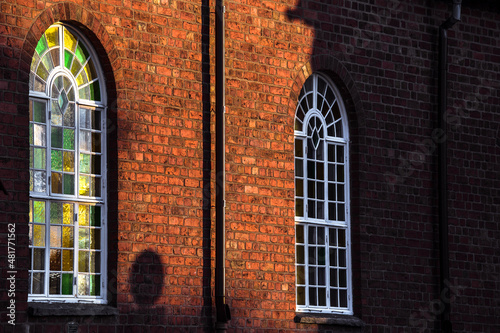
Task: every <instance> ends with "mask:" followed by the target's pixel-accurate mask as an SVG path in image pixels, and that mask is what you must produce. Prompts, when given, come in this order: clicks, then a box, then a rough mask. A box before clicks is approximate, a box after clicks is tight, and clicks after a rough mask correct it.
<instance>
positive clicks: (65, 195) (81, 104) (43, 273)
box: [29, 24, 106, 301]
mask: <svg viewBox="0 0 500 333" xmlns="http://www.w3.org/2000/svg"><path fill="white" fill-rule="evenodd" d="M91 51H92V50H91V49H90V48H89V47H88V45H87V44H86V43H85V41H84V40H83V39H82V38H81V37H79V35H78V34H76V33H74V32H72V31H71V30H70V29H68V28H67V27H65V26H63V25H60V24H56V25H53V26H51V27H50V28H49V29H47V31H46V32H45V33H44V34H43V35H42V37H41V38H40V41H39V42H38V44H37V46H36V49H35V53H34V55H33V61H32V65H31V75H30V104H29V106H30V108H29V112H30V114H29V116H30V118H29V119H30V127H29V130H30V163H29V166H30V216H29V231H30V234H29V239H30V244H29V247H30V256H31V257H30V258H31V270H30V275H29V282H30V289H29V291H30V292H29V299H31V300H65V301H68V300H69V301H71V300H74V301H77V300H79V299H87V300H88V299H93V300H96V301H103V300H104V295H103V292H102V290H103V287H104V284H105V279H104V278H103V274H104V273H105V271H104V267H105V258H106V256H105V252H104V249H105V244H106V242H105V233H106V229H105V221H106V220H105V212H106V205H105V199H106V196H105V190H104V186H105V172H104V171H105V168H104V166H105V162H106V161H105V160H106V156H105V155H104V152H105V137H104V134H105V133H104V126H103V121H104V119H105V105H104V103H103V99H102V97H103V96H104V95H103V94H102V92H101V90H100V89H101V88H100V85H99V82H101V81H102V79H101V76H100V74H99V73H101V72H100V70H99V67H98V64H97V63H96V62H95V60H94V59H96V58H95V57H94V56H93V53H92V52H91Z"/></svg>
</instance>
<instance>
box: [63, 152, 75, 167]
mask: <svg viewBox="0 0 500 333" xmlns="http://www.w3.org/2000/svg"><path fill="white" fill-rule="evenodd" d="M63 156H64V171H74V169H75V154H74V153H73V152H71V151H65V152H64V154H63Z"/></svg>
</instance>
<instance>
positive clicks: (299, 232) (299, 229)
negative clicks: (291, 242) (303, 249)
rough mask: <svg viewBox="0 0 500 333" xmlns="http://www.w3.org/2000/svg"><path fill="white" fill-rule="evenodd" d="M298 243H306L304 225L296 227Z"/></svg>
mask: <svg viewBox="0 0 500 333" xmlns="http://www.w3.org/2000/svg"><path fill="white" fill-rule="evenodd" d="M295 228H296V233H297V234H296V239H297V240H296V241H297V243H301V244H303V243H304V226H302V225H297V226H296V227H295Z"/></svg>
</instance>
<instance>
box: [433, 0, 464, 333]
mask: <svg viewBox="0 0 500 333" xmlns="http://www.w3.org/2000/svg"><path fill="white" fill-rule="evenodd" d="M461 2H462V1H461V0H453V15H452V16H450V17H449V18H448V19H447V20H446V21H445V22H443V23H442V24H441V26H440V27H439V79H438V80H439V90H438V95H439V110H438V113H439V128H440V131H441V137H442V138H444V139H443V140H441V142H440V143H439V149H438V155H439V160H438V163H439V170H438V172H439V174H438V186H439V190H438V191H439V263H440V265H439V268H440V290H441V291H444V290H449V289H448V286H449V281H450V261H449V246H448V179H447V178H448V168H447V167H448V165H447V152H448V146H447V141H448V139H447V131H446V111H447V108H448V101H447V97H448V96H447V71H448V29H449V28H451V27H452V26H453V25H454V24H455V23H457V22H458V21H460V11H461ZM440 295H442V292H441V293H440ZM449 299H450V298H449V297H448V300H449ZM442 303H443V304H444V308H443V312H442V314H441V318H440V319H441V332H443V333H451V332H452V331H453V330H452V325H451V320H450V312H451V304H450V302H449V301H448V302H444V301H443V302H442Z"/></svg>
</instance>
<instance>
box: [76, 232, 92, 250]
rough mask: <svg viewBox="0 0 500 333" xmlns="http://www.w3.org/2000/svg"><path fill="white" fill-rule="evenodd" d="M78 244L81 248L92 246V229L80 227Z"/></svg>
mask: <svg viewBox="0 0 500 333" xmlns="http://www.w3.org/2000/svg"><path fill="white" fill-rule="evenodd" d="M78 246H79V247H80V249H88V248H89V246H90V230H89V229H88V228H80V229H79V230H78Z"/></svg>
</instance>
